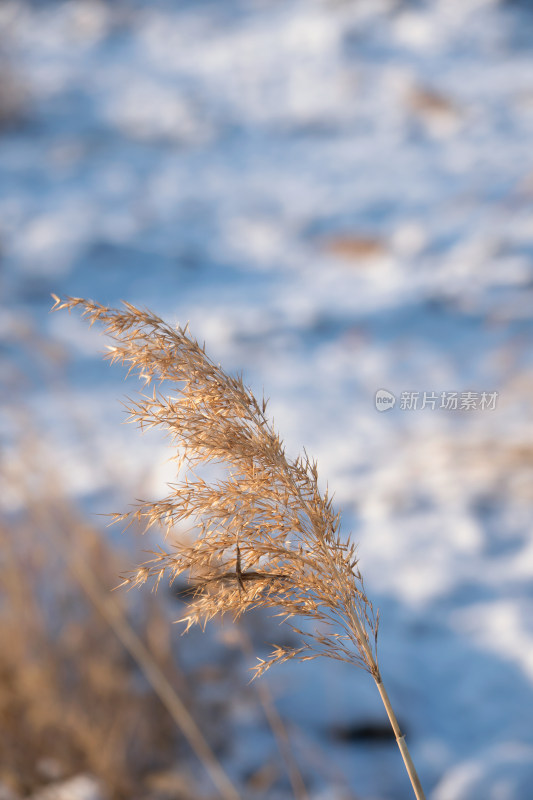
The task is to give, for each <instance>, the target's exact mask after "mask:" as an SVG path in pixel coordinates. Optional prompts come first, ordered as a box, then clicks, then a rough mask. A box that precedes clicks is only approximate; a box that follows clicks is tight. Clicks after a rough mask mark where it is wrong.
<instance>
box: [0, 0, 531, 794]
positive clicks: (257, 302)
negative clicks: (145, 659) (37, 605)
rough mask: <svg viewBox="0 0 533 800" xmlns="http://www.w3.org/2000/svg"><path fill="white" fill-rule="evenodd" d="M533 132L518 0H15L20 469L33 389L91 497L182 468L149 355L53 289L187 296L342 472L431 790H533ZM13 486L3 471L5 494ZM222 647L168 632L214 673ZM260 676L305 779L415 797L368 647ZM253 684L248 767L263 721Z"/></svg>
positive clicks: (388, 670)
mask: <svg viewBox="0 0 533 800" xmlns="http://www.w3.org/2000/svg"><path fill="white" fill-rule="evenodd" d="M532 145H533V4H532V3H529V2H525V1H524V2H518V1H517V2H511V0H509V1H508V2H503V1H502V2H496V0H493V1H492V2H490V0H434V2H431V1H430V0H427V1H426V0H419V1H418V2H417V1H415V0H412V1H411V2H410V1H409V0H305V2H300V1H299V0H285V1H284V2H280V1H278V0H226V1H225V2H217V1H216V0H195V1H194V2H192V1H186V0H183V2H179V1H178V0H175V2H171V1H170V0H168V2H164V0H157V1H156V2H145V1H144V0H132V2H128V1H127V0H108V1H107V2H104V0H70V1H69V2H56V1H55V0H48V1H45V0H40V2H38V0H35V1H34V2H29V1H28V2H24V1H23V0H3V2H2V3H1V4H0V259H1V260H0V288H1V298H2V316H1V320H0V336H1V348H2V396H1V401H2V405H3V408H4V411H5V412H6V413H5V415H3V419H2V423H1V431H2V443H3V452H4V457H5V464H6V465H8V467H7V469H8V471H9V469H11V468H12V466H13V465H14V464H16V463H17V460H18V459H19V457H20V433H19V429H18V428H17V427H16V426H15V425H13V423H12V419H13V411H14V410H15V411H16V412H17V414H21V413H23V414H26V415H27V417H28V418H31V419H32V426H33V430H34V431H35V432H36V436H37V437H38V440H39V447H40V448H41V452H42V453H44V454H45V455H44V456H43V458H44V459H45V461H46V464H47V468H50V470H54V473H55V474H56V475H57V476H58V481H59V482H60V484H61V488H62V491H63V492H64V493H65V496H67V497H69V498H71V499H73V501H75V502H76V503H77V504H78V505H79V507H80V508H83V510H84V512H85V513H86V514H88V515H91V519H93V520H94V515H95V514H96V513H105V512H110V511H116V510H125V508H126V507H127V505H128V504H129V503H131V502H133V501H134V500H135V498H136V497H139V496H148V495H154V496H158V495H162V493H164V491H165V483H166V481H168V480H172V478H173V471H172V464H171V463H170V464H169V463H168V461H167V459H168V451H167V446H166V444H165V442H164V441H162V440H161V438H159V437H157V436H155V435H154V436H151V435H150V434H147V435H146V436H145V437H143V438H141V437H140V436H139V435H138V434H137V433H136V431H134V430H133V429H132V428H131V427H127V426H123V425H121V422H122V421H123V419H124V415H123V411H122V409H121V407H120V403H119V402H118V401H119V400H120V399H121V398H122V397H123V396H124V395H125V394H127V393H128V392H129V393H133V392H135V391H136V389H137V385H136V383H135V379H134V378H130V379H129V382H128V383H126V384H124V382H123V378H124V375H123V373H121V372H120V370H117V369H113V370H111V369H110V368H109V367H108V366H107V365H105V364H103V363H102V358H101V356H102V351H103V349H104V347H105V341H104V340H102V339H101V338H99V337H98V334H97V332H96V330H95V329H91V330H89V329H88V327H87V325H86V324H85V323H83V322H82V321H81V320H80V319H79V318H77V317H75V316H74V315H72V316H68V315H66V314H65V313H62V314H54V315H50V314H49V309H50V307H51V305H52V300H51V297H50V293H51V292H55V293H56V294H58V295H65V294H68V295H74V296H82V297H89V298H92V299H95V300H97V301H99V302H102V303H105V304H108V305H116V304H118V303H119V302H120V300H127V301H129V302H131V303H134V304H136V305H140V306H148V307H149V308H151V309H153V310H154V311H155V312H156V313H157V314H159V315H160V316H162V317H164V318H166V319H169V320H171V321H172V320H174V321H176V322H177V321H180V322H182V323H183V322H186V321H187V320H188V321H189V323H190V328H191V331H192V333H193V335H194V336H196V338H198V339H199V340H201V341H204V340H205V343H206V348H207V351H208V352H209V353H210V355H211V356H212V357H213V358H214V360H216V361H217V362H218V361H219V362H220V363H222V365H223V366H224V367H225V368H226V369H227V370H228V371H233V372H236V371H242V373H243V374H244V377H245V380H246V382H247V383H248V384H249V385H250V386H251V387H252V388H253V389H254V391H256V392H257V394H261V392H262V391H263V389H264V392H265V394H266V396H267V397H270V403H269V410H270V413H271V414H272V415H273V416H274V419H275V424H276V427H277V429H278V430H279V432H280V433H281V435H282V437H283V438H284V440H285V442H286V444H287V449H288V451H289V452H290V453H292V454H294V455H295V454H296V453H297V452H298V451H300V450H301V449H302V447H304V446H305V448H306V450H307V451H308V452H309V454H310V455H312V456H314V457H316V458H317V459H318V462H319V469H320V474H321V477H322V481H323V484H324V486H325V485H326V482H327V483H328V485H329V487H330V489H331V490H332V491H334V492H335V497H336V502H337V505H338V507H339V509H340V510H342V512H343V518H344V524H345V529H346V532H349V531H353V533H354V536H355V537H356V539H357V540H358V541H359V543H360V546H359V553H360V558H361V563H360V566H361V570H362V572H363V575H364V577H365V582H366V588H367V590H368V593H369V595H370V597H371V598H372V599H373V601H374V602H375V604H376V606H378V607H379V608H380V609H381V634H380V645H379V653H380V659H381V666H382V672H383V676H384V680H385V681H386V683H387V685H388V691H389V694H390V696H391V699H392V701H393V704H394V705H395V707H396V710H397V714H398V717H399V719H400V723H401V725H402V726H403V728H404V729H405V732H406V734H407V738H408V741H409V745H410V748H411V752H412V754H413V758H414V760H415V762H416V764H417V766H418V768H419V772H420V774H421V778H422V783H423V784H424V786H425V787H426V790H427V794H428V797H430V798H432V800H528V798H530V797H531V796H532V795H531V792H532V790H531V785H532V783H533V728H532V725H531V718H532V714H533V592H532V585H533V538H532V533H533V530H532V511H533V488H532V480H533V428H532V423H533V411H532V401H531V396H532V391H533V356H532V349H531V345H532V343H533V317H532V314H531V307H532V302H533V146H532ZM378 390H385V393H386V394H385V395H384V396H388V394H387V393H390V394H391V395H393V396H394V398H395V404H394V407H393V408H389V410H386V411H384V410H380V409H381V406H380V407H377V405H378V406H379V404H376V400H375V398H376V392H377V391H378ZM389 405H392V403H390V404H389ZM24 502H25V501H24V497H23V494H22V493H20V492H17V490H16V486H14V484H13V481H11V482H10V484H9V491H4V492H3V498H2V506H3V510H4V511H5V515H6V519H10V518H11V517H12V516H13V515H16V514H17V513H18V512H19V511H20V509H21V507H22V506H23V505H24ZM97 524H100V523H99V522H98V523H97ZM109 535H110V536H112V537H114V538H115V539H120V543H121V545H122V546H125V545H127V541H128V539H127V537H120V534H119V532H118V531H116V532H114V533H113V532H112V531H111V533H109ZM133 539H134V537H131V538H130V541H133ZM136 546H138V543H136ZM177 615H178V614H177V613H176V616H177ZM271 629H273V630H274V631H275V630H276V628H275V626H274V628H272V624H271V623H266V622H264V621H261V620H257V621H252V623H250V624H249V633H250V635H251V637H252V639H253V641H254V644H255V647H256V650H257V654H258V655H261V653H262V651H261V648H262V647H263V646H264V641H265V636H268V635H269V634H270V633H271ZM173 631H174V633H175V637H176V639H178V630H177V629H173ZM273 635H276V634H275V633H274V634H273ZM225 646H226V645H225V644H224V641H223V637H221V636H220V634H219V633H217V630H216V628H215V629H213V630H212V631H210V632H208V634H206V635H202V634H201V633H200V632H198V633H194V634H192V635H190V638H189V639H180V640H179V647H180V649H181V650H183V656H182V657H183V659H184V661H185V664H186V669H187V670H189V674H190V675H192V676H193V677H194V675H195V674H196V673H195V670H200V671H201V669H203V670H204V671H205V669H206V668H207V667H208V666H211V667H214V666H215V665H216V664H217V663H218V660H220V659H222V661H223V660H224V658H226V656H224V648H225ZM245 662H246V660H245V659H244V657H241V658H239V659H237V660H236V662H235V663H233V662H232V665H231V669H232V670H234V672H235V675H237V674H238V675H239V676H240V680H241V683H242V685H243V686H246V681H247V671H246V668H247V664H246V663H245ZM198 674H200V673H198ZM198 680H199V681H200V678H198ZM235 680H236V679H235ZM265 681H266V683H267V684H268V686H269V688H270V690H271V692H272V696H273V697H274V699H275V703H276V706H277V709H278V711H279V712H280V714H281V716H282V718H283V719H284V720H285V722H286V724H287V726H288V729H289V734H290V737H291V741H292V742H293V744H294V749H295V754H296V758H297V760H298V763H299V765H300V768H301V770H302V774H303V776H304V780H305V781H306V783H307V785H308V790H309V794H310V796H312V797H313V798H316V799H317V800H318V798H337V797H338V798H341V797H342V798H348V797H353V798H360V799H361V800H403V799H404V798H409V797H410V796H411V795H410V788H409V785H408V783H407V779H406V777H405V775H404V774H403V767H402V763H401V759H400V756H399V753H398V752H397V749H396V747H395V744H394V741H393V740H391V739H389V738H386V737H385V738H384V734H383V726H384V713H383V710H382V709H381V707H380V704H379V698H378V697H377V694H376V691H375V687H374V686H373V684H372V681H370V680H369V679H368V678H367V676H365V675H363V674H362V673H361V674H359V673H355V674H354V672H353V669H352V668H351V667H348V665H344V664H340V665H339V664H335V663H334V662H331V663H329V662H326V661H315V662H311V663H309V664H304V665H299V664H296V663H293V662H291V663H289V664H287V665H284V666H282V667H279V668H277V669H276V670H273V671H272V672H271V673H269V674H268V676H267V677H266V678H265ZM226 689H227V687H226ZM226 689H221V687H220V686H219V687H218V689H217V685H216V681H214V682H213V685H211V687H210V691H211V692H214V693H215V694H216V693H217V691H218V693H219V695H220V694H221V692H222V694H223V693H224V692H226ZM239 696H240V695H239V693H238V692H237V689H235V697H233V695H232V700H231V702H230V703H229V704H228V709H227V713H226V716H225V720H226V722H225V724H226V725H227V729H226V733H225V738H226V739H227V742H226V748H225V750H224V752H223V754H222V756H221V757H222V759H223V763H224V765H225V767H226V768H227V770H228V771H229V772H230V774H231V775H232V776H233V778H234V779H235V781H236V782H237V783H241V784H242V782H243V781H244V776H246V775H249V774H250V773H251V772H253V771H254V770H257V769H258V768H259V766H260V765H261V764H262V762H263V760H264V761H267V760H268V759H267V758H266V755H265V753H267V752H268V751H269V748H272V743H271V742H270V740H269V738H268V731H267V730H266V729H265V723H264V721H263V720H262V719H261V718H260V717H259V715H258V712H257V709H256V707H255V706H253V705H250V704H247V703H246V702H242V703H240V704H239V702H238V698H239ZM228 742H229V744H228ZM1 759H2V756H1V755H0V765H1V768H3V769H4V771H6V770H7V766H6V763H2V761H1ZM6 774H7V772H6ZM1 779H2V772H0V786H1ZM0 792H1V789H0ZM251 792H252V790H251V789H249V790H248V794H246V791H245V793H244V795H243V796H245V797H246V796H249V797H252V796H253V797H255V796H258V797H272V798H278V797H279V798H284V797H290V796H291V794H290V789H289V788H287V786H286V785H285V784H284V783H283V781H279V782H278V783H277V784H276V783H275V782H273V785H272V786H270V787H268V788H267V789H265V791H264V793H263V794H258V795H252V793H251ZM79 796H80V797H81V795H79ZM84 796H85V795H84ZM154 796H156V795H154ZM157 796H159V795H157Z"/></svg>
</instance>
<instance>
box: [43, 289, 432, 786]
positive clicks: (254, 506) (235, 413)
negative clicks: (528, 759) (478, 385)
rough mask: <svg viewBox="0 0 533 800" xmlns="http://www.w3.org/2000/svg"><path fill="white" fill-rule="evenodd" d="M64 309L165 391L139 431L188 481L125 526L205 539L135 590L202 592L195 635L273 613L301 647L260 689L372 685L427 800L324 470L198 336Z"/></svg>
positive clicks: (114, 312) (277, 658)
mask: <svg viewBox="0 0 533 800" xmlns="http://www.w3.org/2000/svg"><path fill="white" fill-rule="evenodd" d="M54 299H55V301H56V302H55V306H54V309H58V310H59V309H65V308H66V309H69V310H72V309H74V308H76V307H81V309H82V315H83V316H85V317H87V318H88V319H89V321H90V323H91V325H92V324H93V323H94V322H97V321H98V322H101V323H102V324H103V325H104V328H105V332H106V333H107V334H108V335H109V336H110V337H111V339H112V341H113V344H112V345H111V346H110V347H109V348H108V349H109V352H108V358H109V360H110V361H111V363H120V364H123V365H125V366H127V367H128V372H131V371H134V372H137V373H138V375H139V377H140V378H141V379H142V380H144V383H145V386H147V387H148V386H150V385H152V386H153V391H152V393H151V394H142V395H141V396H140V397H139V398H137V399H133V400H129V403H128V406H127V408H128V411H129V415H130V416H129V421H131V422H135V423H137V424H138V425H139V427H140V428H141V429H142V430H144V429H147V428H151V427H162V428H163V429H164V430H166V432H167V434H168V435H169V437H170V439H171V441H172V442H173V444H174V445H175V446H176V456H175V458H176V460H177V462H178V470H177V473H178V477H177V480H176V482H175V483H172V484H169V487H168V488H169V493H168V495H167V496H166V497H164V498H163V499H161V500H157V501H155V502H154V501H141V502H139V504H138V506H137V507H136V508H135V509H134V510H132V511H130V512H128V513H126V514H116V515H113V516H114V518H115V520H116V521H125V522H127V523H128V524H131V523H132V522H133V521H136V522H138V523H141V524H142V525H144V527H145V528H146V529H148V528H150V527H152V526H154V525H155V526H162V527H163V529H164V530H165V531H166V534H167V536H168V537H170V536H173V537H175V535H176V531H177V529H179V527H181V525H182V524H183V523H184V522H189V523H190V524H191V525H192V527H193V529H195V530H196V531H197V536H196V539H195V540H194V541H193V542H192V543H186V542H184V541H174V544H173V546H172V547H171V548H170V549H169V548H165V547H160V548H159V549H158V550H157V551H156V552H154V553H153V557H152V558H151V559H150V560H149V561H147V562H145V563H144V564H142V565H141V566H139V567H138V568H137V569H136V570H135V571H134V572H133V573H132V575H130V576H128V577H126V578H125V579H124V583H125V584H128V585H130V586H136V585H141V584H144V583H146V582H147V581H149V580H151V581H153V582H154V584H155V586H157V585H158V583H159V582H160V580H161V579H162V578H163V577H164V576H165V577H166V578H167V579H169V580H170V582H172V581H174V580H176V578H178V577H179V576H180V575H183V574H185V575H187V576H188V579H189V581H190V582H191V583H192V584H193V587H194V588H193V597H192V599H191V601H190V602H189V605H188V608H187V613H186V614H185V616H184V617H183V618H182V620H181V621H182V622H183V623H184V624H185V630H188V629H189V628H190V627H191V626H192V625H194V624H200V625H202V626H205V624H206V623H207V622H208V621H209V620H211V619H213V618H215V617H220V616H222V615H224V614H229V615H231V616H232V617H233V618H234V619H238V618H239V617H240V616H241V615H242V614H243V613H244V612H246V611H248V610H250V609H252V608H256V607H263V608H269V609H272V610H273V611H274V612H275V614H276V615H277V616H280V617H281V618H282V620H283V621H284V622H286V623H287V624H288V625H289V626H290V627H291V628H292V630H293V632H295V633H296V634H297V636H298V637H299V644H298V646H293V645H290V646H275V647H274V648H273V650H272V651H271V653H270V656H269V657H268V658H266V659H258V664H257V666H256V667H255V674H256V677H257V676H259V675H261V674H262V673H263V672H265V671H266V670H267V669H269V668H270V667H271V666H272V665H273V664H275V663H282V662H284V661H287V660H289V659H293V658H296V659H299V660H301V661H306V660H309V659H314V658H318V657H319V656H327V657H328V658H334V659H336V660H339V661H344V662H348V663H352V664H355V665H356V666H359V667H361V668H362V669H364V670H365V671H367V672H369V673H370V674H371V675H372V677H373V679H374V681H375V682H376V685H377V688H378V691H379V693H380V696H381V699H382V701H383V703H384V705H385V709H386V711H387V714H388V717H389V720H390V723H391V726H392V729H393V731H394V735H395V737H396V741H397V743H398V747H399V748H400V752H401V755H402V757H403V760H404V763H405V766H406V769H407V773H408V775H409V778H410V781H411V784H412V787H413V791H414V793H415V796H416V798H417V800H423V798H424V793H423V791H422V788H421V785H420V780H419V778H418V776H417V773H416V770H415V768H414V765H413V762H412V759H411V757H410V754H409V751H408V749H407V745H406V743H405V738H404V737H403V735H402V734H401V731H400V728H399V726H398V722H397V720H396V717H395V715H394V712H393V710H392V707H391V704H390V701H389V698H388V695H387V693H386V691H385V688H384V686H383V682H382V679H381V674H380V671H379V666H378V659H377V635H378V624H379V615H378V614H375V613H374V610H373V607H372V603H371V602H370V600H369V598H368V596H367V594H366V590H365V587H364V582H363V576H362V574H361V572H360V570H359V566H358V563H359V560H358V557H357V553H356V546H355V544H354V543H353V542H352V541H351V539H350V538H348V539H345V538H344V537H343V536H342V535H341V532H340V516H339V514H338V513H336V512H335V511H334V510H333V506H332V500H331V498H330V497H329V495H328V492H327V490H326V491H325V492H324V491H322V490H321V488H320V487H319V482H318V470H317V465H316V462H314V461H312V460H311V459H310V458H309V457H308V456H307V454H306V453H304V455H303V456H298V457H297V458H296V459H291V458H289V456H288V455H287V453H286V451H285V448H284V446H283V442H282V440H281V439H280V437H279V435H278V434H277V433H276V431H275V430H274V428H273V426H272V424H271V422H270V421H269V419H268V417H267V416H266V405H267V404H266V401H265V400H264V399H263V400H262V401H258V400H257V399H256V398H255V397H254V395H253V393H252V392H251V391H250V389H248V388H247V387H246V386H245V385H244V383H243V381H242V378H240V377H231V376H229V375H227V374H226V373H225V372H224V371H223V369H222V368H221V367H220V365H217V364H215V363H213V362H212V361H211V360H210V359H209V357H208V356H207V354H206V352H205V347H202V346H200V345H199V344H198V342H197V341H196V340H195V339H193V338H192V337H191V335H190V333H189V331H188V328H187V327H179V326H177V327H172V326H170V325H168V324H166V323H165V322H164V321H163V320H162V319H161V318H159V317H158V316H156V315H155V314H153V313H152V312H150V311H148V310H141V309H138V308H135V306H132V305H131V304H130V303H124V308H123V309H112V308H106V307H105V306H102V305H99V304H98V303H94V302H92V301H88V300H83V299H81V298H67V299H66V300H64V301H61V300H60V299H59V298H58V297H55V296H54ZM162 386H164V387H166V391H163V390H162V389H161V388H160V387H162ZM213 465H215V466H216V467H217V468H218V470H219V471H220V474H221V477H220V478H219V479H217V480H214V479H213V478H212V473H213V470H212V467H213ZM207 468H209V469H207ZM183 475H184V477H183ZM298 619H301V620H303V621H304V623H305V624H304V626H303V627H300V625H301V623H299V625H297V624H296V621H297V620H298Z"/></svg>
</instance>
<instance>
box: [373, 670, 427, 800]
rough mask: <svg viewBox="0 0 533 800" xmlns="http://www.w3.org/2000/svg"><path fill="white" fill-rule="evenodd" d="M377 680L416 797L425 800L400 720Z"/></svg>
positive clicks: (381, 684) (418, 799)
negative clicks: (399, 723)
mask: <svg viewBox="0 0 533 800" xmlns="http://www.w3.org/2000/svg"><path fill="white" fill-rule="evenodd" d="M375 680H376V686H377V687H378V692H379V694H380V697H381V699H382V701H383V705H384V706H385V710H386V712H387V715H388V717H389V720H390V724H391V726H392V730H393V731H394V736H395V737H396V744H397V745H398V747H399V748H400V753H401V754H402V758H403V762H404V764H405V769H406V770H407V774H408V775H409V779H410V781H411V785H412V787H413V791H414V793H415V797H416V799H417V800H425V798H426V796H425V794H424V790H423V789H422V784H421V783H420V778H419V777H418V773H417V771H416V768H415V765H414V764H413V759H412V758H411V754H410V752H409V748H408V747H407V744H406V741H405V736H404V735H403V734H402V732H401V730H400V726H399V725H398V720H397V719H396V714H395V713H394V710H393V708H392V706H391V702H390V700H389V696H388V694H387V691H386V689H385V687H384V686H383V683H382V681H381V678H379V679H378V678H376V679H375Z"/></svg>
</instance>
